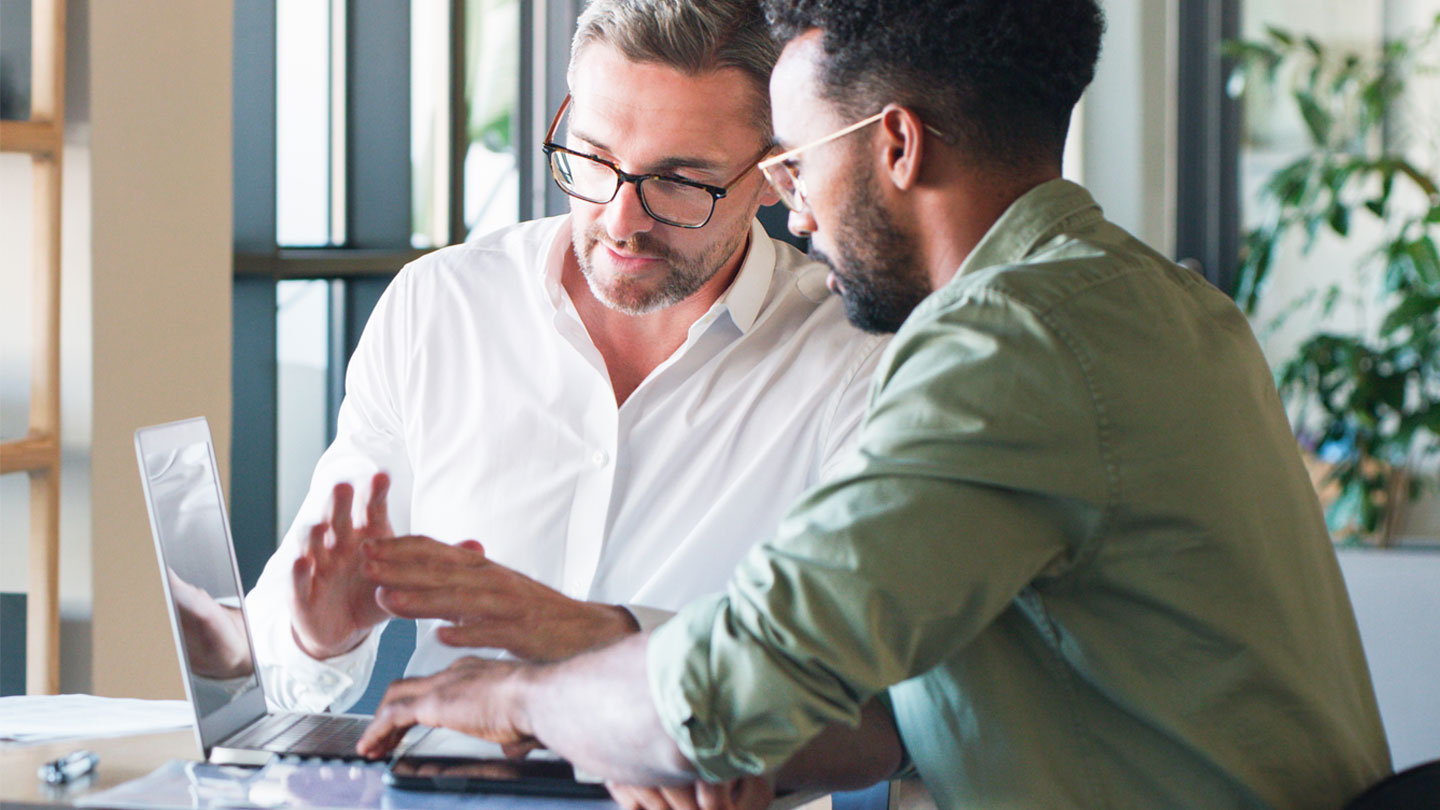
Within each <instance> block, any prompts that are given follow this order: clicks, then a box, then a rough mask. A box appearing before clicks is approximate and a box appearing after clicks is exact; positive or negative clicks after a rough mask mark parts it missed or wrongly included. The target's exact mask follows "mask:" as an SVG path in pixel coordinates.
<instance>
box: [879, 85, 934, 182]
mask: <svg viewBox="0 0 1440 810" xmlns="http://www.w3.org/2000/svg"><path fill="white" fill-rule="evenodd" d="M880 112H881V118H880V126H879V130H880V134H879V135H878V136H877V137H878V140H879V142H880V144H879V146H880V149H881V154H880V160H881V164H880V165H881V169H882V170H883V171H884V172H885V173H886V174H887V175H888V176H889V178H890V182H892V183H894V184H895V187H896V188H898V189H900V190H901V191H909V190H911V189H913V188H914V187H915V186H916V185H917V184H918V183H919V181H920V166H921V164H922V163H923V162H924V159H925V135H926V132H925V122H924V121H921V120H920V116H919V115H917V114H916V113H915V111H914V110H911V109H909V108H908V107H902V106H900V105H899V104H887V105H885V109H883V110H881V111H880Z"/></svg>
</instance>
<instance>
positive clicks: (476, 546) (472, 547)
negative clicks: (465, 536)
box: [455, 540, 485, 554]
mask: <svg viewBox="0 0 1440 810" xmlns="http://www.w3.org/2000/svg"><path fill="white" fill-rule="evenodd" d="M455 545H456V546H457V547H459V548H463V549H465V550H467V551H478V552H480V553H481V554H484V553H485V547H484V546H483V545H481V544H480V541H479V540H461V541H460V542H459V543H456V544H455Z"/></svg>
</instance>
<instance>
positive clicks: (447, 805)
mask: <svg viewBox="0 0 1440 810" xmlns="http://www.w3.org/2000/svg"><path fill="white" fill-rule="evenodd" d="M384 775H385V764H384V763H382V762H339V761H328V762H326V761H318V760H300V759H296V758H288V757H287V758H285V759H280V760H276V761H274V762H271V763H270V764H269V765H266V766H265V767H264V768H261V769H259V770H253V769H246V768H235V767H228V766H221V765H211V764H207V763H200V762H186V761H183V760H172V761H170V762H167V763H165V764H164V765H163V766H161V767H160V768H158V769H156V770H155V771H153V772H151V773H150V774H149V775H148V776H143V777H141V778H139V779H135V780H132V781H130V782H126V783H125V784H123V785H120V786H119V787H115V788H111V789H110V790H106V791H103V792H101V793H95V794H91V795H89V796H86V797H84V798H83V799H81V800H80V801H79V805H80V806H81V807H105V808H113V810H142V809H143V810H170V809H171V808H174V810H222V808H223V810H237V809H241V810H270V808H281V807H284V808H295V810H309V809H310V808H326V810H338V808H347V809H348V810H380V809H381V808H384V810H422V808H423V810H462V808H463V810H477V808H479V809H480V810H615V804H614V802H611V801H609V800H607V799H595V800H592V799H555V798H544V797H537V796H499V795H483V794H475V793H440V792H430V791H406V790H396V789H394V788H390V787H386V786H385V783H384V782H383V781H382V780H383V778H384Z"/></svg>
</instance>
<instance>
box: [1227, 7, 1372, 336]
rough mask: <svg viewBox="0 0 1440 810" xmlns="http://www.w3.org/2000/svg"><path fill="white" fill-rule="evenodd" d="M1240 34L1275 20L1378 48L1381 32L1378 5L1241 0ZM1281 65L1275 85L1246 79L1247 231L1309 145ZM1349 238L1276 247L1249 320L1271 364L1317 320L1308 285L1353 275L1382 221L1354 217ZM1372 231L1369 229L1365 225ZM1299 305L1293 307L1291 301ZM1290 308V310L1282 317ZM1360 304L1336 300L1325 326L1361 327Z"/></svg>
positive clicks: (1243, 202) (1296, 238)
mask: <svg viewBox="0 0 1440 810" xmlns="http://www.w3.org/2000/svg"><path fill="white" fill-rule="evenodd" d="M1240 25H1241V37H1243V38H1244V39H1247V40H1256V39H1261V38H1263V37H1265V35H1266V30H1267V27H1269V26H1276V27H1278V28H1282V29H1284V30H1286V31H1289V32H1291V33H1293V34H1294V35H1295V36H1297V37H1305V36H1310V37H1314V39H1315V40H1316V41H1318V42H1320V43H1322V44H1323V45H1324V46H1325V47H1327V48H1334V49H1339V50H1346V51H1357V52H1360V53H1363V54H1366V55H1367V56H1373V55H1375V54H1376V53H1378V51H1379V48H1380V43H1381V40H1382V37H1383V35H1384V29H1385V20H1384V9H1383V4H1380V3H1355V2H1352V1H1351V0H1247V2H1245V3H1244V4H1242V11H1241V23H1240ZM1288 81H1289V80H1288V79H1287V74H1286V73H1284V72H1282V73H1281V74H1280V76H1279V79H1278V81H1277V83H1276V84H1274V85H1267V84H1266V83H1264V82H1259V81H1254V80H1252V81H1251V82H1250V83H1249V84H1248V85H1247V87H1246V90H1245V95H1244V98H1243V102H1242V104H1243V111H1244V112H1243V122H1244V123H1243V128H1242V134H1241V146H1240V155H1239V163H1240V195H1241V196H1240V209H1241V227H1242V228H1243V229H1244V230H1247V231H1248V230H1250V229H1252V228H1255V227H1257V226H1259V225H1261V224H1262V223H1264V222H1265V221H1266V219H1267V217H1271V216H1273V212H1274V208H1273V203H1266V202H1265V201H1263V200H1262V199H1261V188H1262V186H1263V185H1264V184H1265V182H1266V181H1267V180H1269V179H1270V178H1272V177H1273V176H1274V175H1275V174H1276V173H1277V172H1278V171H1280V170H1281V169H1283V168H1284V167H1285V166H1286V165H1288V164H1290V163H1291V162H1293V161H1294V160H1296V159H1297V158H1298V157H1299V156H1300V155H1302V154H1304V153H1305V152H1307V151H1308V150H1309V148H1310V139H1309V136H1308V135H1307V129H1306V124H1305V120H1304V119H1303V118H1302V116H1301V114H1300V111H1299V106H1298V105H1297V104H1296V103H1295V101H1294V100H1293V97H1292V95H1291V91H1292V88H1293V83H1287V82H1288ZM1353 225H1354V227H1353V229H1352V231H1351V234H1350V238H1348V239H1340V238H1338V237H1335V236H1333V235H1332V234H1329V233H1326V232H1324V231H1322V232H1321V233H1320V235H1319V237H1318V239H1317V240H1316V243H1315V245H1314V246H1313V247H1312V248H1311V249H1310V250H1309V252H1303V251H1302V246H1303V243H1304V241H1305V240H1304V237H1303V235H1301V234H1298V233H1294V234H1291V235H1290V237H1289V238H1286V239H1285V240H1284V241H1283V242H1282V243H1281V244H1280V246H1279V250H1278V252H1277V253H1276V255H1275V258H1274V260H1273V263H1272V266H1271V270H1270V273H1269V277H1270V280H1269V286H1268V288H1267V289H1266V290H1265V292H1264V295H1263V296H1262V297H1261V299H1260V306H1259V308H1258V309H1257V311H1256V316H1255V319H1254V323H1255V327H1256V333H1257V335H1258V336H1259V337H1260V339H1261V343H1262V345H1263V347H1264V349H1265V352H1266V355H1267V356H1268V357H1269V358H1270V361H1271V363H1272V364H1275V363H1280V362H1283V361H1284V360H1285V359H1287V358H1288V357H1290V356H1291V355H1292V354H1293V353H1294V351H1295V349H1296V348H1297V347H1298V346H1299V344H1300V343H1301V342H1302V341H1304V340H1305V339H1306V338H1308V337H1309V336H1310V335H1311V334H1313V333H1314V332H1315V331H1316V330H1317V328H1318V327H1319V326H1320V323H1319V320H1320V316H1319V312H1318V310H1316V309H1315V308H1313V307H1305V306H1300V304H1301V302H1302V301H1304V300H1306V298H1307V296H1312V295H1313V292H1312V291H1314V290H1319V289H1321V288H1323V287H1325V286H1327V285H1329V284H1331V283H1333V282H1336V281H1341V280H1344V279H1346V278H1348V277H1350V276H1351V275H1352V274H1353V268H1355V267H1356V266H1358V265H1359V264H1361V262H1362V261H1363V259H1364V256H1365V255H1366V253H1367V252H1368V251H1369V250H1371V249H1372V248H1373V246H1374V245H1375V244H1376V243H1377V242H1378V241H1379V238H1380V235H1381V232H1382V230H1381V226H1380V223H1379V222H1378V221H1376V220H1375V219H1374V218H1372V217H1368V216H1366V217H1358V216H1357V217H1355V218H1354V223H1353ZM1372 230H1373V232H1372ZM1297 307H1298V308H1297ZM1290 311H1293V312H1294V316H1293V317H1285V318H1281V317H1279V316H1281V315H1282V314H1283V313H1287V312H1290ZM1365 318H1366V311H1365V308H1364V307H1354V306H1343V305H1342V306H1338V307H1336V308H1335V310H1334V311H1333V312H1332V313H1330V314H1329V315H1328V316H1326V317H1325V318H1324V328H1326V329H1330V330H1336V331H1342V332H1353V331H1355V330H1357V329H1361V328H1363V327H1364V324H1365Z"/></svg>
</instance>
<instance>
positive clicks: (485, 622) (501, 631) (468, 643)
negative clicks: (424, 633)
mask: <svg viewBox="0 0 1440 810" xmlns="http://www.w3.org/2000/svg"><path fill="white" fill-rule="evenodd" d="M465 618H466V620H467V621H473V618H474V617H473V616H470V617H465ZM515 636H516V632H515V630H514V628H513V626H512V625H511V623H510V622H507V621H503V620H497V619H481V620H479V621H474V622H473V623H471V624H453V625H450V626H448V627H441V628H439V629H438V630H436V631H435V637H436V638H437V639H439V640H440V643H441V644H444V645H445V646H447V647H496V648H499V649H502V650H509V649H510V647H511V646H513V645H514V643H515V640H516V638H515ZM512 652H513V650H512Z"/></svg>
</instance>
